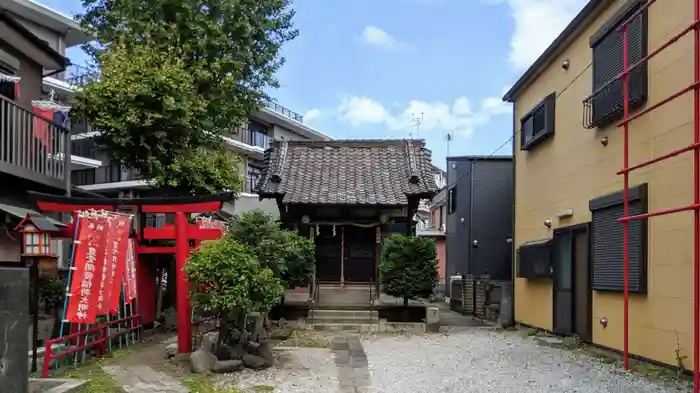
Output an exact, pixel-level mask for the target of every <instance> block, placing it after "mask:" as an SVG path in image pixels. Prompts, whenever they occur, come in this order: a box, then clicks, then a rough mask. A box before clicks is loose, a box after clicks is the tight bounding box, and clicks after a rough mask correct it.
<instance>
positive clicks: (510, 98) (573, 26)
mask: <svg viewBox="0 0 700 393" xmlns="http://www.w3.org/2000/svg"><path fill="white" fill-rule="evenodd" d="M610 3H611V2H610V1H607V0H589V2H588V4H586V6H585V7H583V9H582V10H581V11H580V12H579V13H578V15H576V16H575V17H574V19H573V20H572V21H571V22H570V23H569V25H568V26H566V28H564V30H563V31H562V32H561V33H560V34H559V36H557V38H555V39H554V41H553V42H552V43H551V44H550V45H549V47H547V49H546V50H545V51H544V53H542V55H540V57H538V58H537V60H535V62H534V63H532V65H531V66H530V68H528V69H527V71H525V73H524V74H523V75H522V76H521V77H520V78H519V79H518V80H517V81H516V82H515V84H514V85H513V87H511V88H510V90H508V92H507V93H506V94H505V95H504V96H503V98H502V99H503V101H506V102H514V101H515V96H516V95H518V93H520V91H522V90H523V89H524V88H525V87H527V86H529V84H530V82H532V80H533V79H534V78H535V77H537V76H538V75H539V74H540V72H542V70H543V68H544V67H546V66H548V65H549V64H551V62H552V61H553V60H554V58H555V57H556V55H558V53H559V50H560V49H561V48H562V47H563V46H564V45H565V44H567V41H568V40H569V39H570V38H571V36H572V35H573V34H574V33H575V32H576V31H577V30H579V29H581V28H582V27H584V26H586V25H588V24H589V23H591V21H592V17H593V16H594V15H595V14H596V13H597V12H598V11H602V10H603V9H604V8H605V7H607V6H609V5H610Z"/></svg>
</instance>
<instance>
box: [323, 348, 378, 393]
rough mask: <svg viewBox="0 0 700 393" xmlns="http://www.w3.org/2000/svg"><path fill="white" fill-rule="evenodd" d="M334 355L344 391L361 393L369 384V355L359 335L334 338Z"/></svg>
mask: <svg viewBox="0 0 700 393" xmlns="http://www.w3.org/2000/svg"><path fill="white" fill-rule="evenodd" d="M332 346H333V355H334V356H335V365H336V366H337V367H338V379H339V383H340V390H341V392H342V393H360V392H362V391H364V390H363V389H364V388H365V387H367V386H369V384H370V381H369V373H368V372H367V355H366V354H365V350H364V348H363V347H362V343H361V342H360V336H358V335H350V334H347V335H338V336H337V337H335V338H334V339H333V343H332Z"/></svg>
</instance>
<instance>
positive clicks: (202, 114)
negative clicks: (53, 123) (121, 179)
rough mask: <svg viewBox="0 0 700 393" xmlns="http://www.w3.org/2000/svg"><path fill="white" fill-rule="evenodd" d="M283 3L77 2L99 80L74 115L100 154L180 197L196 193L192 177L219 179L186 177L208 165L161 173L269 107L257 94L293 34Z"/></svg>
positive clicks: (271, 83) (273, 83)
mask: <svg viewBox="0 0 700 393" xmlns="http://www.w3.org/2000/svg"><path fill="white" fill-rule="evenodd" d="M290 4H291V0H207V1H204V2H203V1H194V0H83V7H84V10H85V11H84V12H83V13H82V14H80V15H78V20H79V22H80V23H81V25H82V27H83V28H84V29H85V30H86V31H87V32H88V33H89V34H91V35H92V36H94V37H95V38H96V40H95V41H94V42H91V43H88V44H86V45H84V48H83V49H84V50H85V51H86V52H87V53H88V54H89V55H91V56H92V58H93V60H94V62H95V65H96V67H97V68H100V70H101V72H102V75H101V77H100V79H99V81H96V82H94V83H91V84H88V86H86V87H85V89H83V91H84V94H81V95H79V98H78V100H79V101H80V103H81V105H80V106H81V107H82V110H81V111H80V113H79V114H81V115H84V117H85V118H86V119H87V120H88V121H90V122H91V123H92V125H93V126H94V127H95V128H96V129H99V130H100V131H102V135H101V136H100V137H99V138H97V142H98V144H99V145H100V146H102V147H104V148H105V150H106V151H107V152H108V153H110V154H111V155H112V157H114V158H117V159H119V160H122V161H123V163H124V165H125V166H127V167H130V168H136V169H138V170H139V171H140V172H141V173H142V174H143V175H144V176H145V177H147V178H156V179H159V178H166V177H167V178H168V180H167V181H166V182H173V183H176V184H178V185H180V186H182V187H183V188H184V189H197V188H198V187H197V186H196V184H195V186H193V187H189V186H188V185H187V182H188V180H191V179H192V178H197V179H200V178H201V179H224V178H226V176H223V174H224V173H220V174H213V175H212V174H209V173H204V174H203V175H201V176H200V175H198V174H196V173H193V170H194V169H199V170H201V171H204V172H207V171H215V170H216V169H215V168H213V166H212V165H204V166H198V167H194V166H191V167H190V168H188V170H186V171H185V173H183V175H182V176H175V175H173V174H169V175H166V174H165V173H164V171H165V169H166V168H168V169H172V167H181V166H182V165H181V164H178V163H176V162H174V160H175V157H180V161H187V160H190V159H191V157H192V156H193V155H195V154H200V153H199V152H197V153H195V150H196V149H197V148H199V147H202V146H205V147H207V148H214V149H215V148H217V147H218V146H219V145H220V144H221V140H220V138H219V136H220V135H230V134H232V133H235V132H236V130H237V129H238V126H239V125H240V124H241V123H242V122H244V121H247V119H248V117H249V116H250V114H251V113H252V112H253V111H255V110H256V109H257V108H259V107H260V106H261V105H262V104H263V103H264V102H265V101H266V100H268V99H269V97H268V96H267V94H266V93H265V91H266V89H269V88H270V87H273V88H274V87H277V86H278V81H277V79H276V78H275V73H276V71H277V70H278V69H279V67H280V66H281V65H282V64H283V63H284V58H283V57H282V56H281V54H280V49H281V47H282V45H283V44H284V43H285V42H287V41H289V40H292V39H294V38H295V37H296V36H297V34H298V32H297V30H296V29H294V28H293V24H292V18H293V16H294V11H293V10H292V9H291V8H290ZM91 85H96V86H95V87H92V86H91ZM110 101H111V104H110ZM205 157H206V156H205ZM220 157H221V156H220ZM199 159H200V160H203V159H205V158H201V157H200V158H199ZM227 166H230V165H228V164H227ZM224 172H225V173H228V172H229V170H228V169H226V170H224ZM228 181H229V180H226V181H225V182H224V183H226V182H228ZM205 188H207V189H208V188H212V187H209V186H207V187H205ZM214 188H216V189H225V188H228V187H225V185H224V184H221V185H220V186H219V185H217V187H214ZM229 189H232V188H229Z"/></svg>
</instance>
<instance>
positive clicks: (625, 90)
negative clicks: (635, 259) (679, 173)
mask: <svg viewBox="0 0 700 393" xmlns="http://www.w3.org/2000/svg"><path fill="white" fill-rule="evenodd" d="M622 42H623V44H622V45H623V46H622V48H623V49H622V52H623V59H624V60H623V70H624V76H623V77H622V96H623V98H622V100H623V106H624V107H623V110H624V118H625V119H627V118H628V117H629V114H630V104H629V95H630V92H629V84H630V83H629V72H628V69H629V65H630V64H629V61H630V60H629V26H628V25H625V26H624V27H623V28H622ZM622 128H623V129H624V145H625V148H624V153H623V161H624V167H625V168H627V167H628V166H629V159H630V157H629V137H630V136H629V134H630V129H629V121H626V122H625V124H623V126H622ZM622 177H623V178H624V189H623V199H624V202H623V206H624V207H623V209H624V212H623V213H622V216H623V217H627V216H629V208H630V203H629V187H630V177H629V172H625V173H623V174H622ZM622 228H623V247H624V252H623V259H624V280H623V281H624V284H623V285H624V292H623V293H624V300H623V301H624V306H623V307H624V316H623V319H624V321H623V325H624V333H623V335H624V337H623V344H622V345H623V361H624V366H625V370H628V369H629V301H630V299H629V297H630V291H629V275H630V272H629V232H630V224H629V221H624V222H623V223H622Z"/></svg>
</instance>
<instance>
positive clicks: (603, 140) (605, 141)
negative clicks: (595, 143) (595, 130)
mask: <svg viewBox="0 0 700 393" xmlns="http://www.w3.org/2000/svg"><path fill="white" fill-rule="evenodd" d="M608 141H609V140H608V136H607V135H603V136H601V137H600V144H601V145H603V146H607V145H608Z"/></svg>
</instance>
